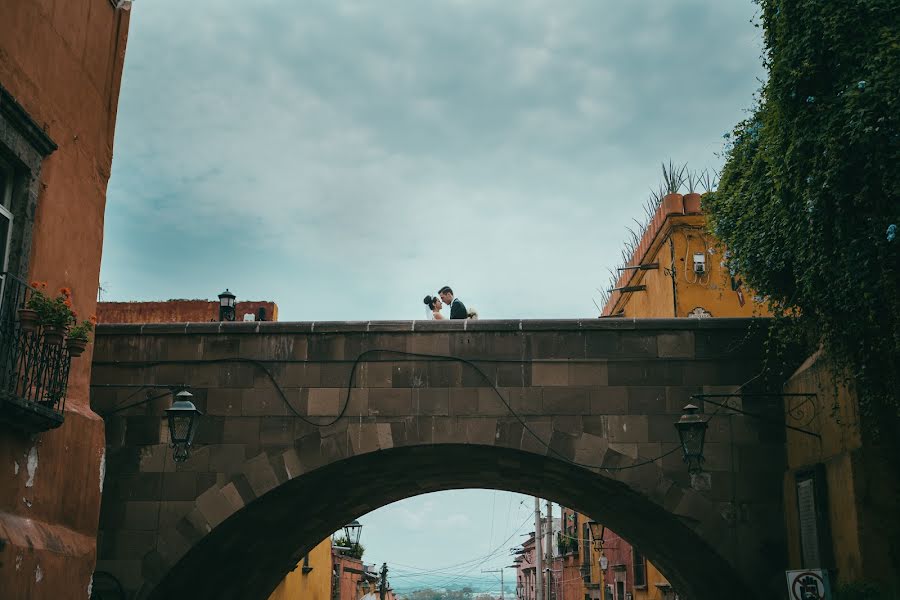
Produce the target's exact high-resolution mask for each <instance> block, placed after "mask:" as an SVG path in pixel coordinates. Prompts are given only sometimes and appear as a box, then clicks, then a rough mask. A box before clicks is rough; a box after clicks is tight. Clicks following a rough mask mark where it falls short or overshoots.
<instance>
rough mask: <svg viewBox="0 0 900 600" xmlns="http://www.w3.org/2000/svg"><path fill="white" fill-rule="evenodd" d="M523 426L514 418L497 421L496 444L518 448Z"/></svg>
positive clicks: (520, 442) (520, 443)
mask: <svg viewBox="0 0 900 600" xmlns="http://www.w3.org/2000/svg"><path fill="white" fill-rule="evenodd" d="M523 433H524V427H523V426H522V424H521V423H520V422H519V421H518V420H516V419H503V420H500V421H499V422H498V423H497V442H496V445H497V446H503V447H504V448H515V449H517V450H518V449H519V448H520V447H521V445H522V439H523V437H522V436H523Z"/></svg>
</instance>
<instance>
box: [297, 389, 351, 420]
mask: <svg viewBox="0 0 900 600" xmlns="http://www.w3.org/2000/svg"><path fill="white" fill-rule="evenodd" d="M342 391H343V390H342V388H312V389H310V390H308V394H307V404H306V414H307V415H308V416H310V417H336V416H337V415H338V413H339V412H340V409H341V397H342V394H341V392H342Z"/></svg>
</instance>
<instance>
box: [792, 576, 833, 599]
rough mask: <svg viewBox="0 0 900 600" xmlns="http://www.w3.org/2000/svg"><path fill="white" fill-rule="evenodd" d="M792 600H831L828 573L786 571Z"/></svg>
mask: <svg viewBox="0 0 900 600" xmlns="http://www.w3.org/2000/svg"><path fill="white" fill-rule="evenodd" d="M785 575H786V576H787V586H788V598H790V599H791V600H831V588H830V586H829V585H828V572H827V571H823V570H822V569H801V570H799V571H785Z"/></svg>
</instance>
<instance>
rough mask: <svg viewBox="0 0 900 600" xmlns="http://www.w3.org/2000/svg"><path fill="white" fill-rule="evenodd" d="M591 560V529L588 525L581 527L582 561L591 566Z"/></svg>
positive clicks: (584, 524)
mask: <svg viewBox="0 0 900 600" xmlns="http://www.w3.org/2000/svg"><path fill="white" fill-rule="evenodd" d="M590 560H591V528H590V527H588V524H587V523H583V524H582V525H581V561H582V562H583V563H584V564H589V563H590Z"/></svg>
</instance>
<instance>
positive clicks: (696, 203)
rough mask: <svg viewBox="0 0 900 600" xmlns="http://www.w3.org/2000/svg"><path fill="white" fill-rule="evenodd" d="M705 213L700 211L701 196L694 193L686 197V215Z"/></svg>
mask: <svg viewBox="0 0 900 600" xmlns="http://www.w3.org/2000/svg"><path fill="white" fill-rule="evenodd" d="M701 212H703V211H702V210H701V209H700V194H698V193H696V192H692V193H690V194H685V195H684V214H686V215H693V214H698V213H701Z"/></svg>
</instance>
